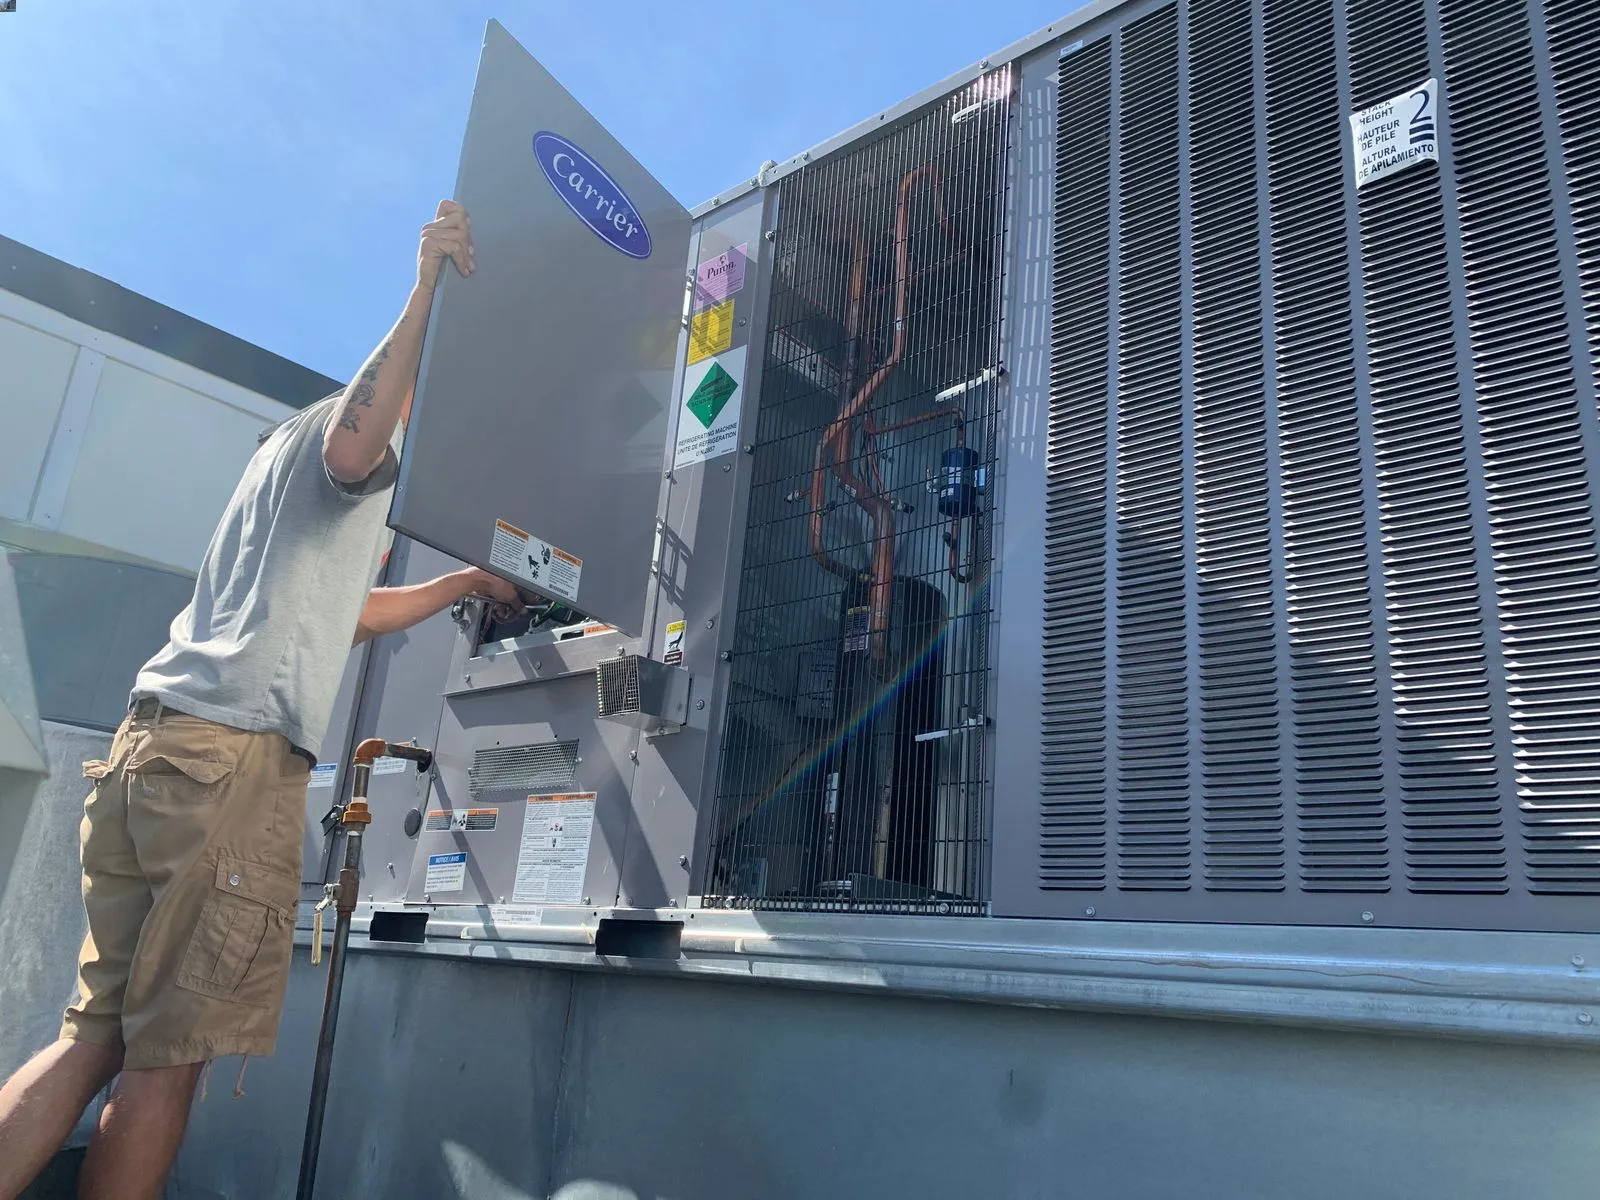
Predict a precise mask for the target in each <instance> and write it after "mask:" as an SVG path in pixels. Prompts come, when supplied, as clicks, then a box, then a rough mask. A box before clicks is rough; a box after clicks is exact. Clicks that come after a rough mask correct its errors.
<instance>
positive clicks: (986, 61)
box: [978, 58, 989, 71]
mask: <svg viewBox="0 0 1600 1200" xmlns="http://www.w3.org/2000/svg"><path fill="white" fill-rule="evenodd" d="M978 66H980V67H981V68H983V69H984V70H985V71H987V70H988V69H989V60H988V59H987V58H986V59H984V60H983V61H982V62H981V63H979V64H978Z"/></svg>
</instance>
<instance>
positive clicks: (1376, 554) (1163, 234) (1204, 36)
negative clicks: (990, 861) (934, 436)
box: [1038, 0, 1600, 929]
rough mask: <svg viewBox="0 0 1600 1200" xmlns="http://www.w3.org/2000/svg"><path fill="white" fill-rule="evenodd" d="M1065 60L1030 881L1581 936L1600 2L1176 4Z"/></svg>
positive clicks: (1143, 911)
mask: <svg viewBox="0 0 1600 1200" xmlns="http://www.w3.org/2000/svg"><path fill="white" fill-rule="evenodd" d="M1429 79H1436V80H1437V81H1438V99H1439V106H1438V111H1437V114H1436V120H1437V128H1438V131H1439V145H1440V156H1441V157H1440V162H1438V163H1433V162H1421V163H1415V164H1413V165H1410V166H1407V167H1406V168H1405V169H1403V170H1400V171H1398V172H1395V173H1393V174H1390V175H1388V176H1386V177H1383V178H1379V179H1376V180H1371V181H1369V182H1368V183H1367V184H1366V185H1364V186H1363V187H1361V188H1360V189H1359V191H1358V190H1357V188H1356V186H1355V167H1354V162H1353V148H1352V144H1351V131H1350V127H1349V124H1348V118H1349V116H1350V114H1351V113H1352V112H1353V111H1355V110H1357V109H1361V108H1364V107H1366V106H1369V105H1373V104H1376V103H1380V102H1384V101H1388V100H1391V99H1393V98H1395V97H1397V96H1408V95H1411V94H1413V93H1414V92H1416V90H1417V89H1420V88H1421V87H1422V85H1423V84H1424V83H1425V81H1427V80H1429ZM1058 84H1059V89H1060V91H1059V96H1060V106H1059V128H1058V129H1057V134H1056V156H1057V158H1056V179H1055V183H1056V211H1055V256H1056V278H1055V283H1054V290H1053V295H1052V302H1053V321H1054V327H1053V333H1054V338H1053V347H1052V352H1053V357H1052V370H1053V377H1052V387H1051V414H1050V455H1049V467H1048V471H1049V477H1048V488H1049V491H1048V514H1047V516H1048V528H1047V531H1046V534H1045V543H1046V601H1045V614H1044V615H1045V630H1044V653H1045V662H1044V665H1045V696H1044V701H1043V712H1044V722H1043V733H1044V738H1043V746H1042V749H1041V754H1042V760H1041V761H1042V765H1043V776H1042V790H1043V796H1042V809H1041V812H1042V827H1041V836H1042V844H1041V855H1040V871H1039V876H1038V880H1039V884H1040V887H1041V889H1043V890H1045V891H1047V892H1049V893H1050V895H1051V900H1050V903H1051V904H1053V905H1058V906H1060V907H1059V908H1058V909H1057V911H1060V912H1062V913H1064V914H1068V915H1070V914H1074V913H1076V914H1079V915H1081V914H1083V913H1084V911H1085V908H1088V909H1090V911H1091V912H1092V913H1094V914H1095V915H1101V916H1117V915H1123V916H1134V917H1151V918H1156V919H1169V920H1185V919H1188V920H1259V921H1332V922H1345V921H1363V920H1367V921H1378V922H1380V923H1396V924H1414V925H1421V926H1430V925H1433V926H1438V925H1444V926H1461V925H1465V926H1468V927H1493V928H1508V929H1514V928H1582V927H1585V926H1586V925H1592V923H1593V920H1595V919H1600V917H1597V915H1596V914H1595V913H1594V912H1593V911H1592V909H1585V910H1582V911H1580V910H1578V909H1574V908H1571V907H1566V906H1570V905H1571V904H1572V903H1573V900H1574V898H1578V897H1590V896H1595V895H1600V531H1597V529H1596V517H1595V504H1596V497H1595V494H1594V493H1595V489H1596V485H1597V479H1596V473H1597V469H1600V405H1597V396H1600V374H1597V364H1600V4H1596V3H1593V2H1592V0H1544V2H1543V3H1542V4H1524V3H1519V2H1516V0H1508V2H1506V3H1500V2H1498V0H1253V2H1252V3H1236V2H1230V0H1180V2H1179V3H1177V4H1170V5H1168V6H1166V7H1165V8H1162V9H1159V10H1155V11H1149V10H1145V11H1142V12H1138V13H1137V14H1136V15H1134V16H1132V18H1131V19H1129V20H1127V21H1125V22H1124V23H1122V24H1120V25H1119V26H1117V27H1116V28H1113V29H1111V30H1109V31H1107V34H1106V36H1104V37H1103V38H1102V39H1101V40H1098V41H1091V42H1090V43H1089V44H1087V45H1085V46H1081V47H1077V48H1074V49H1073V50H1071V51H1070V52H1068V53H1067V54H1066V55H1065V56H1064V57H1063V59H1062V60H1061V63H1060V67H1059V73H1058ZM1413 103H1420V101H1413ZM1400 116H1401V117H1402V119H1405V120H1410V119H1411V116H1412V111H1411V110H1410V109H1409V107H1408V106H1407V105H1401V107H1400ZM1263 197H1264V198H1265V203H1263ZM1080 891H1081V892H1084V893H1087V894H1092V895H1093V896H1094V897H1095V898H1093V899H1089V896H1088V895H1086V897H1085V900H1086V903H1084V904H1082V905H1080V906H1078V907H1076V908H1074V907H1072V905H1073V901H1072V899H1071V896H1070V894H1071V893H1073V892H1080ZM1171 892H1183V893H1185V894H1184V895H1181V896H1173V895H1163V894H1162V893H1171ZM1584 913H1587V914H1588V915H1587V917H1585V916H1584Z"/></svg>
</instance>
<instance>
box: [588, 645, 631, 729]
mask: <svg viewBox="0 0 1600 1200" xmlns="http://www.w3.org/2000/svg"><path fill="white" fill-rule="evenodd" d="M595 683H596V686H597V687H598V689H599V696H598V699H599V704H600V715H601V716H602V717H622V716H628V715H630V714H632V713H636V712H638V711H639V659H638V658H636V657H635V656H633V655H629V656H627V657H626V658H614V659H607V660H606V661H604V662H602V663H601V664H600V669H599V670H598V671H596V672H595Z"/></svg>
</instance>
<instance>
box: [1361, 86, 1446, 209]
mask: <svg viewBox="0 0 1600 1200" xmlns="http://www.w3.org/2000/svg"><path fill="white" fill-rule="evenodd" d="M1350 137H1351V141H1352V149H1353V150H1354V152H1355V161H1356V187H1358V188H1362V187H1366V186H1367V184H1369V183H1376V182H1377V181H1378V180H1380V179H1383V178H1385V177H1386V176H1389V175H1393V174H1395V173H1396V172H1399V171H1404V170H1405V169H1406V168H1407V167H1414V166H1416V165H1417V164H1418V163H1423V162H1435V163H1436V162H1438V161H1439V81H1438V80H1437V79H1430V80H1428V81H1427V82H1426V83H1424V84H1422V85H1421V86H1419V87H1415V88H1413V89H1412V90H1411V91H1409V92H1405V93H1403V94H1402V95H1399V96H1396V97H1395V98H1394V99H1392V100H1385V101H1384V102H1383V103H1382V104H1374V105H1373V106H1372V107H1371V108H1364V109H1362V110H1361V111H1360V112H1358V113H1352V114H1351V116H1350Z"/></svg>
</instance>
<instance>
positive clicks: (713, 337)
mask: <svg viewBox="0 0 1600 1200" xmlns="http://www.w3.org/2000/svg"><path fill="white" fill-rule="evenodd" d="M731 345H733V301H732V300H724V301H723V302H722V303H721V304H714V305H712V306H711V307H710V308H707V309H703V310H701V311H700V312H697V313H695V315H694V319H693V320H692V321H690V322H689V365H690V366H693V365H694V364H695V363H697V362H703V361H704V360H705V359H708V358H710V357H711V356H712V355H713V354H721V353H722V352H723V351H724V350H726V349H727V348H728V347H729V346H731Z"/></svg>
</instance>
